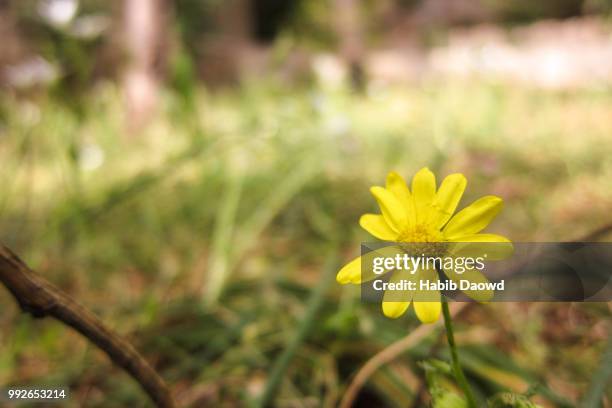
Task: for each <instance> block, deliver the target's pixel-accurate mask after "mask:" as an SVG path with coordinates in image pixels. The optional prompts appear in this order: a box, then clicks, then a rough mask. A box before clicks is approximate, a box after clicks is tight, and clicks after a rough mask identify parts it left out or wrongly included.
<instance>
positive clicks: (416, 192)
mask: <svg viewBox="0 0 612 408" xmlns="http://www.w3.org/2000/svg"><path fill="white" fill-rule="evenodd" d="M412 195H413V197H414V202H415V206H416V211H417V214H416V216H417V220H418V221H419V222H423V221H427V220H429V217H430V214H431V205H432V203H433V200H434V198H435V197H436V176H434V174H433V173H432V172H431V170H429V169H428V168H427V167H423V168H422V169H421V170H419V171H418V172H417V173H416V174H415V175H414V177H413V178H412Z"/></svg>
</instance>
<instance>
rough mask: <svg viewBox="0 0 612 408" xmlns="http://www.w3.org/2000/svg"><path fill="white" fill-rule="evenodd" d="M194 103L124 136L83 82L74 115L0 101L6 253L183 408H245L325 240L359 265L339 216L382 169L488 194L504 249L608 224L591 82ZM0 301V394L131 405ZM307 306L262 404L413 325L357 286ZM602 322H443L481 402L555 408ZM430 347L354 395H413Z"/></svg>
mask: <svg viewBox="0 0 612 408" xmlns="http://www.w3.org/2000/svg"><path fill="white" fill-rule="evenodd" d="M186 81H187V82H188V80H186ZM192 92H193V95H192V98H193V103H192V105H191V110H184V109H183V108H182V106H183V102H181V101H182V98H183V97H182V96H180V95H178V94H177V93H176V92H166V93H165V94H164V96H163V104H162V108H161V111H160V113H159V114H158V115H157V116H156V117H155V118H154V119H153V121H152V122H151V123H150V126H149V127H148V129H147V131H146V133H145V134H144V135H142V137H141V138H139V139H133V138H129V137H126V135H125V129H124V128H123V125H122V124H123V120H124V112H123V110H122V105H121V103H120V100H121V98H120V93H119V91H118V89H116V87H115V86H113V85H112V84H108V83H107V84H105V85H99V86H98V87H96V88H95V91H94V92H93V93H92V94H91V95H90V96H89V98H88V99H87V101H88V103H87V104H86V105H85V106H84V107H83V109H84V113H83V115H82V117H81V118H79V117H78V116H77V115H76V114H75V113H74V111H72V110H71V109H68V108H67V107H65V106H63V105H61V104H56V103H55V102H54V101H53V99H52V98H44V97H40V98H38V99H37V100H36V101H32V100H26V99H21V98H16V97H14V96H11V95H8V94H4V95H2V97H1V99H0V111H1V112H2V116H1V117H2V124H1V126H0V129H1V133H0V140H2V143H1V144H0V161H1V162H2V171H1V172H0V186H1V193H0V214H1V215H2V217H0V231H1V232H0V234H1V238H2V241H3V242H5V243H7V244H8V245H10V246H12V247H13V248H15V250H16V251H17V252H18V253H20V254H21V255H22V256H23V257H24V259H26V260H27V261H28V262H29V263H30V264H31V265H32V266H33V267H34V268H36V269H37V270H38V271H40V272H41V273H43V274H44V275H45V276H46V277H48V278H49V279H50V280H52V281H53V282H55V283H56V284H58V285H59V286H61V287H62V288H63V289H65V290H67V291H69V292H70V293H71V294H72V295H74V296H75V297H76V298H78V299H80V300H81V301H82V302H84V303H85V304H86V305H88V306H89V307H91V308H92V309H93V310H94V311H95V312H96V313H98V314H99V315H101V316H102V318H103V319H105V320H106V321H108V322H110V323H111V325H112V326H113V327H115V328H116V329H117V330H119V331H120V332H121V333H124V334H126V335H127V336H128V337H130V338H132V339H133V340H134V341H136V345H137V346H138V347H139V348H140V349H142V350H143V351H144V353H145V354H146V356H147V358H149V359H150V360H151V361H152V362H153V363H154V364H155V365H156V367H157V368H158V369H160V371H161V372H162V374H163V375H164V377H166V378H167V379H168V380H169V381H170V382H171V383H172V384H173V385H174V386H175V387H176V389H177V395H178V396H179V399H180V401H182V402H183V403H184V404H185V405H188V406H202V405H204V404H209V405H214V406H236V405H240V404H244V403H246V402H245V401H253V400H256V399H257V398H258V397H259V396H260V395H261V393H262V392H263V390H264V387H265V384H266V382H267V380H268V376H269V375H270V367H271V366H272V365H273V364H274V361H276V359H277V358H278V356H279V355H281V352H282V350H284V349H285V347H286V345H287V344H290V343H291V342H292V338H293V336H294V333H296V330H298V328H299V327H300V325H301V324H302V322H303V320H302V319H303V318H304V313H305V312H306V304H307V303H308V302H307V300H308V299H309V298H310V297H311V294H310V292H311V288H313V287H315V286H316V283H317V282H318V281H319V280H320V279H321V276H322V270H323V265H325V264H326V263H327V262H328V257H329V248H330V246H332V245H333V246H337V247H338V248H340V249H339V250H338V251H336V252H337V254H338V255H339V256H340V257H341V258H342V260H343V261H344V260H348V259H349V258H351V257H352V256H355V255H356V254H357V252H358V250H359V242H360V241H361V240H364V239H367V235H366V233H365V232H363V231H361V230H360V228H359V226H358V224H357V220H358V219H359V216H360V215H361V214H362V213H364V212H369V211H375V203H374V200H373V199H372V198H371V197H370V195H369V193H368V188H369V186H371V185H374V184H381V183H382V182H383V176H384V175H385V174H386V173H387V171H389V170H391V169H395V170H397V171H399V172H400V173H402V174H404V175H407V176H408V175H410V174H412V173H413V172H414V171H415V170H417V169H418V168H420V167H422V166H425V165H427V166H430V167H431V168H432V169H433V170H434V171H435V172H436V173H437V174H440V175H445V174H448V173H451V172H456V171H460V172H463V173H465V174H466V175H467V177H468V179H469V181H470V183H469V186H468V190H467V192H466V197H465V199H464V200H463V201H462V204H461V205H462V206H464V205H467V204H468V203H469V202H470V201H471V200H473V199H475V198H476V197H478V196H480V195H483V194H497V195H500V196H502V197H504V199H505V201H506V208H505V210H504V212H503V214H502V216H501V217H499V219H498V221H496V225H494V226H493V227H492V230H493V231H495V232H499V233H503V234H505V235H507V236H510V237H512V238H513V239H514V240H523V241H529V240H569V239H574V238H577V237H580V236H581V235H583V234H584V233H586V232H588V231H590V230H592V229H593V228H596V227H599V226H601V224H602V222H604V221H605V220H609V208H610V205H611V203H612V189H611V186H610V183H609V180H610V178H611V177H612V165H611V162H610V160H609V157H610V153H611V152H612V140H610V137H609V134H610V132H611V131H612V129H611V128H610V126H611V125H610V121H609V120H607V118H608V116H609V112H610V111H611V110H612V93H610V92H609V91H608V90H606V89H592V90H589V89H583V90H575V91H563V92H552V91H543V90H536V89H530V88H524V87H519V86H516V85H512V86H508V85H504V84H502V83H485V82H463V83H453V82H444V83H436V82H430V83H424V84H423V85H421V86H412V87H409V86H405V87H404V86H384V85H382V84H376V85H371V86H370V87H368V89H367V92H366V93H365V94H364V95H361V96H356V95H354V94H353V93H352V92H350V91H349V90H347V89H344V88H343V87H342V86H339V87H328V86H313V87H310V88H295V87H292V88H290V89H289V88H287V87H284V86H281V85H278V84H275V83H273V82H267V81H265V80H262V79H260V81H258V82H244V83H243V85H242V87H241V88H239V89H235V90H220V91H217V92H209V91H207V90H206V89H204V88H202V87H197V86H194V87H193V90H192ZM466 97H469V101H470V103H469V104H466V102H465V101H466ZM551 146H554V149H553V148H551ZM211 282H217V284H216V285H218V286H217V289H214V290H213V289H211V287H212V286H211ZM211 291H212V292H211ZM211 293H212V296H214V297H213V298H209V296H211ZM0 297H1V304H2V305H3V307H4V311H5V312H4V313H3V314H2V315H1V316H0V336H1V337H0V349H1V350H2V353H0V355H1V356H2V357H1V358H0V383H11V384H31V383H39V382H44V383H53V384H68V385H69V386H71V387H72V389H73V390H74V394H73V395H74V399H73V401H72V402H71V404H73V406H83V405H86V406H93V407H96V406H125V405H127V404H130V405H134V406H143V405H145V404H144V403H143V402H142V394H141V392H140V390H139V389H138V388H137V386H136V385H134V384H133V383H131V382H130V381H126V377H125V376H124V375H123V374H119V373H116V371H115V370H116V369H115V368H112V367H110V366H109V363H108V362H107V361H106V360H105V359H104V358H103V357H102V356H100V355H99V353H98V352H97V351H94V350H92V349H91V348H90V347H89V346H87V345H86V343H85V342H84V341H83V340H81V339H78V338H77V336H76V335H75V334H73V333H71V332H69V331H67V330H65V329H64V328H62V327H59V326H58V325H57V324H56V323H55V322H51V321H42V322H34V321H32V320H30V319H29V318H27V317H24V316H21V315H20V314H19V313H17V311H16V309H15V307H14V306H13V303H12V301H11V299H10V298H9V297H8V294H6V293H5V292H0ZM217 297H218V301H217V302H215V301H214V299H215V298H217ZM209 299H212V300H213V301H210V300H209ZM318 302H319V304H318V306H317V309H316V310H317V313H316V318H315V319H313V320H312V327H308V328H309V330H308V331H307V332H305V333H303V335H301V336H300V338H299V340H300V341H299V342H297V343H296V344H297V345H296V346H295V350H294V351H293V354H292V357H293V358H291V359H290V361H289V362H288V363H287V370H286V372H285V374H284V375H283V378H282V381H281V383H280V386H279V392H278V395H277V398H276V405H277V406H294V405H295V404H298V402H299V403H300V404H304V405H305V406H335V404H336V403H337V401H338V398H339V397H340V396H341V395H342V393H343V391H344V389H345V387H346V386H347V383H348V381H350V379H351V377H352V375H353V374H354V373H355V370H357V369H358V368H359V367H361V366H362V365H363V364H364V363H365V361H367V359H369V358H370V357H371V356H372V355H374V354H375V353H376V352H377V351H380V350H381V349H383V348H385V347H386V346H387V345H389V344H391V343H392V342H393V341H396V340H398V339H399V338H401V337H402V336H404V335H406V334H407V333H410V331H411V330H412V329H413V328H414V327H416V325H417V321H416V319H415V318H414V316H413V315H408V316H407V317H406V318H403V319H401V320H399V321H390V320H387V319H385V318H384V317H382V314H381V313H380V311H379V310H378V307H379V306H377V305H364V304H361V302H360V297H359V290H358V288H348V287H338V286H336V285H332V286H331V288H330V289H329V290H328V291H326V293H325V295H324V296H322V297H321V298H320V300H319V301H318ZM279 311H282V313H279ZM608 315H609V311H608V309H607V307H606V305H598V304H584V305H559V304H551V305H547V304H532V305H521V304H491V305H481V306H476V307H474V308H472V309H471V312H470V313H468V314H467V315H466V316H465V317H464V318H462V319H461V320H460V321H459V322H458V323H457V326H458V327H457V331H458V332H457V341H458V343H459V344H460V345H461V349H460V355H461V358H462V362H463V363H464V366H465V370H466V374H467V375H468V377H469V379H470V381H471V382H472V384H473V386H474V389H475V392H476V393H477V394H478V395H479V398H481V399H483V400H484V398H486V397H487V396H491V395H494V394H496V393H499V392H513V393H518V394H522V393H524V392H525V391H526V390H527V389H528V388H529V387H530V384H539V387H538V388H537V393H536V395H534V396H533V398H532V400H533V401H537V403H538V404H540V405H542V406H560V407H563V406H572V404H573V401H576V400H577V399H578V398H579V397H580V396H581V395H582V394H583V393H584V392H585V390H586V389H587V386H588V383H589V381H590V376H591V374H592V372H593V370H594V367H597V365H598V360H599V358H600V355H601V353H602V350H603V349H604V348H605V344H604V343H605V338H606V336H607V331H606V330H605V323H606V319H607V316H608ZM293 341H295V340H293ZM439 342H440V333H439V332H436V333H435V335H432V336H429V337H427V338H426V339H424V340H423V341H421V342H420V343H419V344H418V345H416V346H415V347H413V348H412V349H410V350H408V351H407V352H406V353H404V355H402V356H401V358H398V360H397V361H395V362H394V363H393V364H391V365H389V366H388V367H384V369H382V370H380V371H379V372H377V373H376V374H375V375H374V376H373V377H372V379H371V380H370V382H369V383H368V385H367V387H366V388H365V389H364V390H362V392H361V394H360V395H359V404H363V406H373V405H374V406H381V405H385V406H390V407H393V406H400V405H401V406H406V405H407V404H410V403H411V401H415V398H416V396H417V394H418V390H419V387H420V385H419V384H422V382H421V381H422V380H421V378H422V376H421V371H420V370H419V368H418V366H417V363H418V362H419V361H423V360H426V359H430V358H432V357H433V358H438V359H443V360H446V361H448V356H447V355H446V353H445V351H444V348H443V347H442V348H440V347H439ZM577 355H580V358H579V359H577V358H575V356H577ZM109 373H113V374H117V375H109ZM443 377H444V376H443ZM445 381H447V380H445ZM443 384H444V387H445V388H448V389H450V390H451V392H455V391H453V388H454V386H453V385H452V383H443ZM449 387H450V388H449ZM456 398H457V397H456V396H453V395H452V394H448V395H447V394H446V393H445V394H444V395H443V396H442V397H441V399H442V400H443V401H447V400H453V399H456ZM426 400H427V398H426ZM534 403H535V402H534ZM109 404H110V405H109ZM358 406H359V405H358Z"/></svg>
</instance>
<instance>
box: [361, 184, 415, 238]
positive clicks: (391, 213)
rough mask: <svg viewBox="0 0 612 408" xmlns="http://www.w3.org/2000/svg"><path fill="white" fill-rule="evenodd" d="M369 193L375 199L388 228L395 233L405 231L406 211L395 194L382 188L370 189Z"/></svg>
mask: <svg viewBox="0 0 612 408" xmlns="http://www.w3.org/2000/svg"><path fill="white" fill-rule="evenodd" d="M370 192H371V193H372V195H373V196H374V198H376V201H377V202H378V206H379V207H380V211H381V212H382V215H383V217H384V218H385V221H386V223H387V224H388V225H389V227H391V229H392V230H394V231H395V232H399V231H402V230H403V229H405V227H406V226H407V222H408V219H407V216H406V209H405V208H404V206H403V205H402V203H401V201H400V200H399V199H398V198H397V197H396V196H395V194H393V193H392V192H391V191H389V190H386V189H384V188H382V187H372V188H371V189H370Z"/></svg>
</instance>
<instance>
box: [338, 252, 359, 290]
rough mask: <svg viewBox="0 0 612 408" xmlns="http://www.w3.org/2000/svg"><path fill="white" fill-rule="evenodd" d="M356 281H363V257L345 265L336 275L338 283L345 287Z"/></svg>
mask: <svg viewBox="0 0 612 408" xmlns="http://www.w3.org/2000/svg"><path fill="white" fill-rule="evenodd" d="M355 279H361V257H358V258H355V259H353V260H352V261H351V262H349V263H347V264H346V265H344V266H343V267H342V269H340V272H338V274H337V275H336V281H337V282H338V283H341V284H343V285H345V284H347V283H351V281H354V280H355Z"/></svg>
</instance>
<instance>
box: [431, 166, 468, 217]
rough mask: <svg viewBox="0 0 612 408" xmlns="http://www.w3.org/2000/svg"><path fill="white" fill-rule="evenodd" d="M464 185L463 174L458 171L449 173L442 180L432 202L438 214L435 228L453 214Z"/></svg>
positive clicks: (465, 182)
mask: <svg viewBox="0 0 612 408" xmlns="http://www.w3.org/2000/svg"><path fill="white" fill-rule="evenodd" d="M466 185H467V180H466V178H465V176H464V175H463V174H459V173H456V174H451V175H450V176H447V177H446V178H445V179H444V181H442V184H441V185H440V188H439V189H438V192H437V194H436V198H435V200H434V204H433V206H434V208H435V210H436V212H437V216H438V217H437V220H436V227H437V228H442V227H443V226H444V224H446V222H447V221H448V220H449V219H450V217H451V216H452V215H453V213H454V212H455V210H456V209H457V205H458V204H459V201H460V200H461V196H463V192H464V191H465V186H466Z"/></svg>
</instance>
